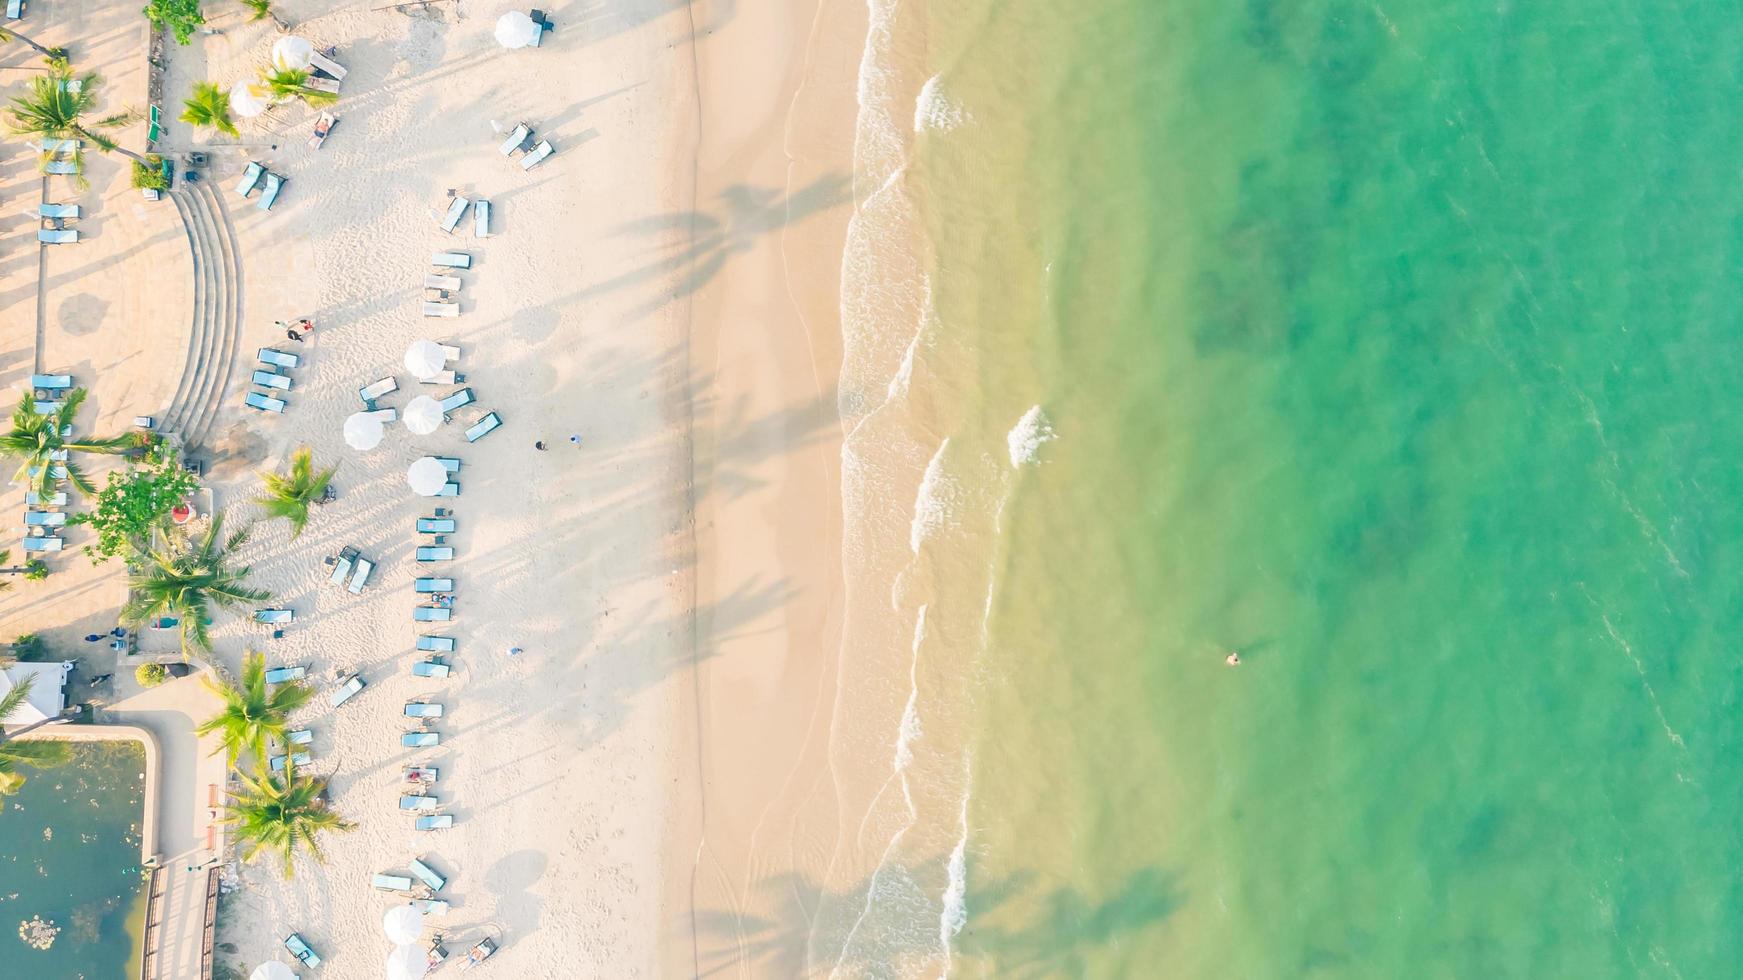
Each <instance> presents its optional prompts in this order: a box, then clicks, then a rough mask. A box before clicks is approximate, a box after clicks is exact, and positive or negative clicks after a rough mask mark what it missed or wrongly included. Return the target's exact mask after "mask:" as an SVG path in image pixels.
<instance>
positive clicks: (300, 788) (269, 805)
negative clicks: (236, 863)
mask: <svg viewBox="0 0 1743 980" xmlns="http://www.w3.org/2000/svg"><path fill="white" fill-rule="evenodd" d="M296 770H297V767H296V763H294V762H292V761H291V760H289V759H286V760H285V764H284V774H283V775H282V776H280V775H277V774H274V773H266V774H264V775H260V776H247V775H244V776H242V777H241V778H242V787H243V788H242V792H240V793H237V794H236V795H235V796H234V797H233V798H232V799H231V801H230V804H229V807H228V811H229V812H227V813H226V814H225V815H224V822H225V823H227V824H229V825H231V826H233V827H235V828H236V839H237V840H239V841H241V842H242V844H243V845H244V848H245V849H244V851H243V852H242V859H243V860H245V861H252V860H254V859H255V857H256V856H258V855H259V854H260V852H261V851H265V850H271V851H274V852H277V853H278V854H281V855H282V856H283V857H284V876H285V877H286V878H289V877H291V876H292V875H294V874H295V867H294V861H295V859H296V856H297V849H298V848H299V847H307V848H308V850H309V853H310V854H312V855H314V857H315V860H316V861H324V860H326V856H325V855H323V854H322V853H321V845H320V842H319V841H318V840H316V836H317V835H318V834H320V833H321V832H322V831H328V830H350V829H351V826H352V825H351V824H350V823H349V822H348V821H346V820H345V819H344V818H342V817H340V816H339V815H338V814H337V813H335V812H333V811H332V810H329V809H328V808H327V803H326V800H325V799H324V796H325V794H326V791H327V784H326V782H325V781H324V780H320V779H315V778H313V777H310V776H299V775H297V771H296Z"/></svg>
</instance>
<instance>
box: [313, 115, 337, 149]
mask: <svg viewBox="0 0 1743 980" xmlns="http://www.w3.org/2000/svg"><path fill="white" fill-rule="evenodd" d="M337 125H339V117H338V116H335V115H333V114H332V113H330V112H323V113H321V118H319V119H317V120H315V131H314V132H313V133H312V134H310V136H309V149H311V150H318V149H320V148H321V147H322V146H323V145H325V144H326V142H327V137H328V135H330V134H331V133H332V132H333V127H334V126H337Z"/></svg>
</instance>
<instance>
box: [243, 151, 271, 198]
mask: <svg viewBox="0 0 1743 980" xmlns="http://www.w3.org/2000/svg"><path fill="white" fill-rule="evenodd" d="M265 175H266V168H265V167H263V166H261V165H260V164H258V163H255V162H254V161H253V160H250V161H248V169H246V170H244V171H242V180H241V182H239V183H238V184H237V185H236V193H238V194H241V195H242V196H243V197H247V196H248V195H250V194H253V193H254V188H255V187H256V186H257V185H258V184H259V183H260V178H261V177H263V176H265Z"/></svg>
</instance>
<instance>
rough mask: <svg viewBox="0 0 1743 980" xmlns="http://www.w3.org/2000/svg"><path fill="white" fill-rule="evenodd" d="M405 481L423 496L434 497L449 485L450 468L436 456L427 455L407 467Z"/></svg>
mask: <svg viewBox="0 0 1743 980" xmlns="http://www.w3.org/2000/svg"><path fill="white" fill-rule="evenodd" d="M405 482H407V483H409V484H411V488H412V491H413V492H414V493H416V494H418V495H419V496H422V497H434V496H435V495H436V494H438V493H441V492H442V488H443V487H445V486H447V485H448V468H447V467H446V466H443V465H442V461H441V460H439V459H437V458H436V457H434V456H425V457H424V458H423V459H420V460H418V461H417V462H415V463H413V464H412V465H411V466H409V467H407V468H406V471H405Z"/></svg>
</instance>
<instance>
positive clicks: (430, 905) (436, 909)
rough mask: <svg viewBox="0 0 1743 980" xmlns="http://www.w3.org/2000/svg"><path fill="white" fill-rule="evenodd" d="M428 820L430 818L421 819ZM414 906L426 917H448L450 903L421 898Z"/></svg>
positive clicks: (413, 903)
mask: <svg viewBox="0 0 1743 980" xmlns="http://www.w3.org/2000/svg"><path fill="white" fill-rule="evenodd" d="M420 819H428V818H420ZM412 905H413V906H414V907H416V908H417V910H418V911H419V912H422V913H424V914H425V915H447V914H448V903H447V902H444V901H442V900H441V899H439V898H420V899H415V900H413V901H412Z"/></svg>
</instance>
